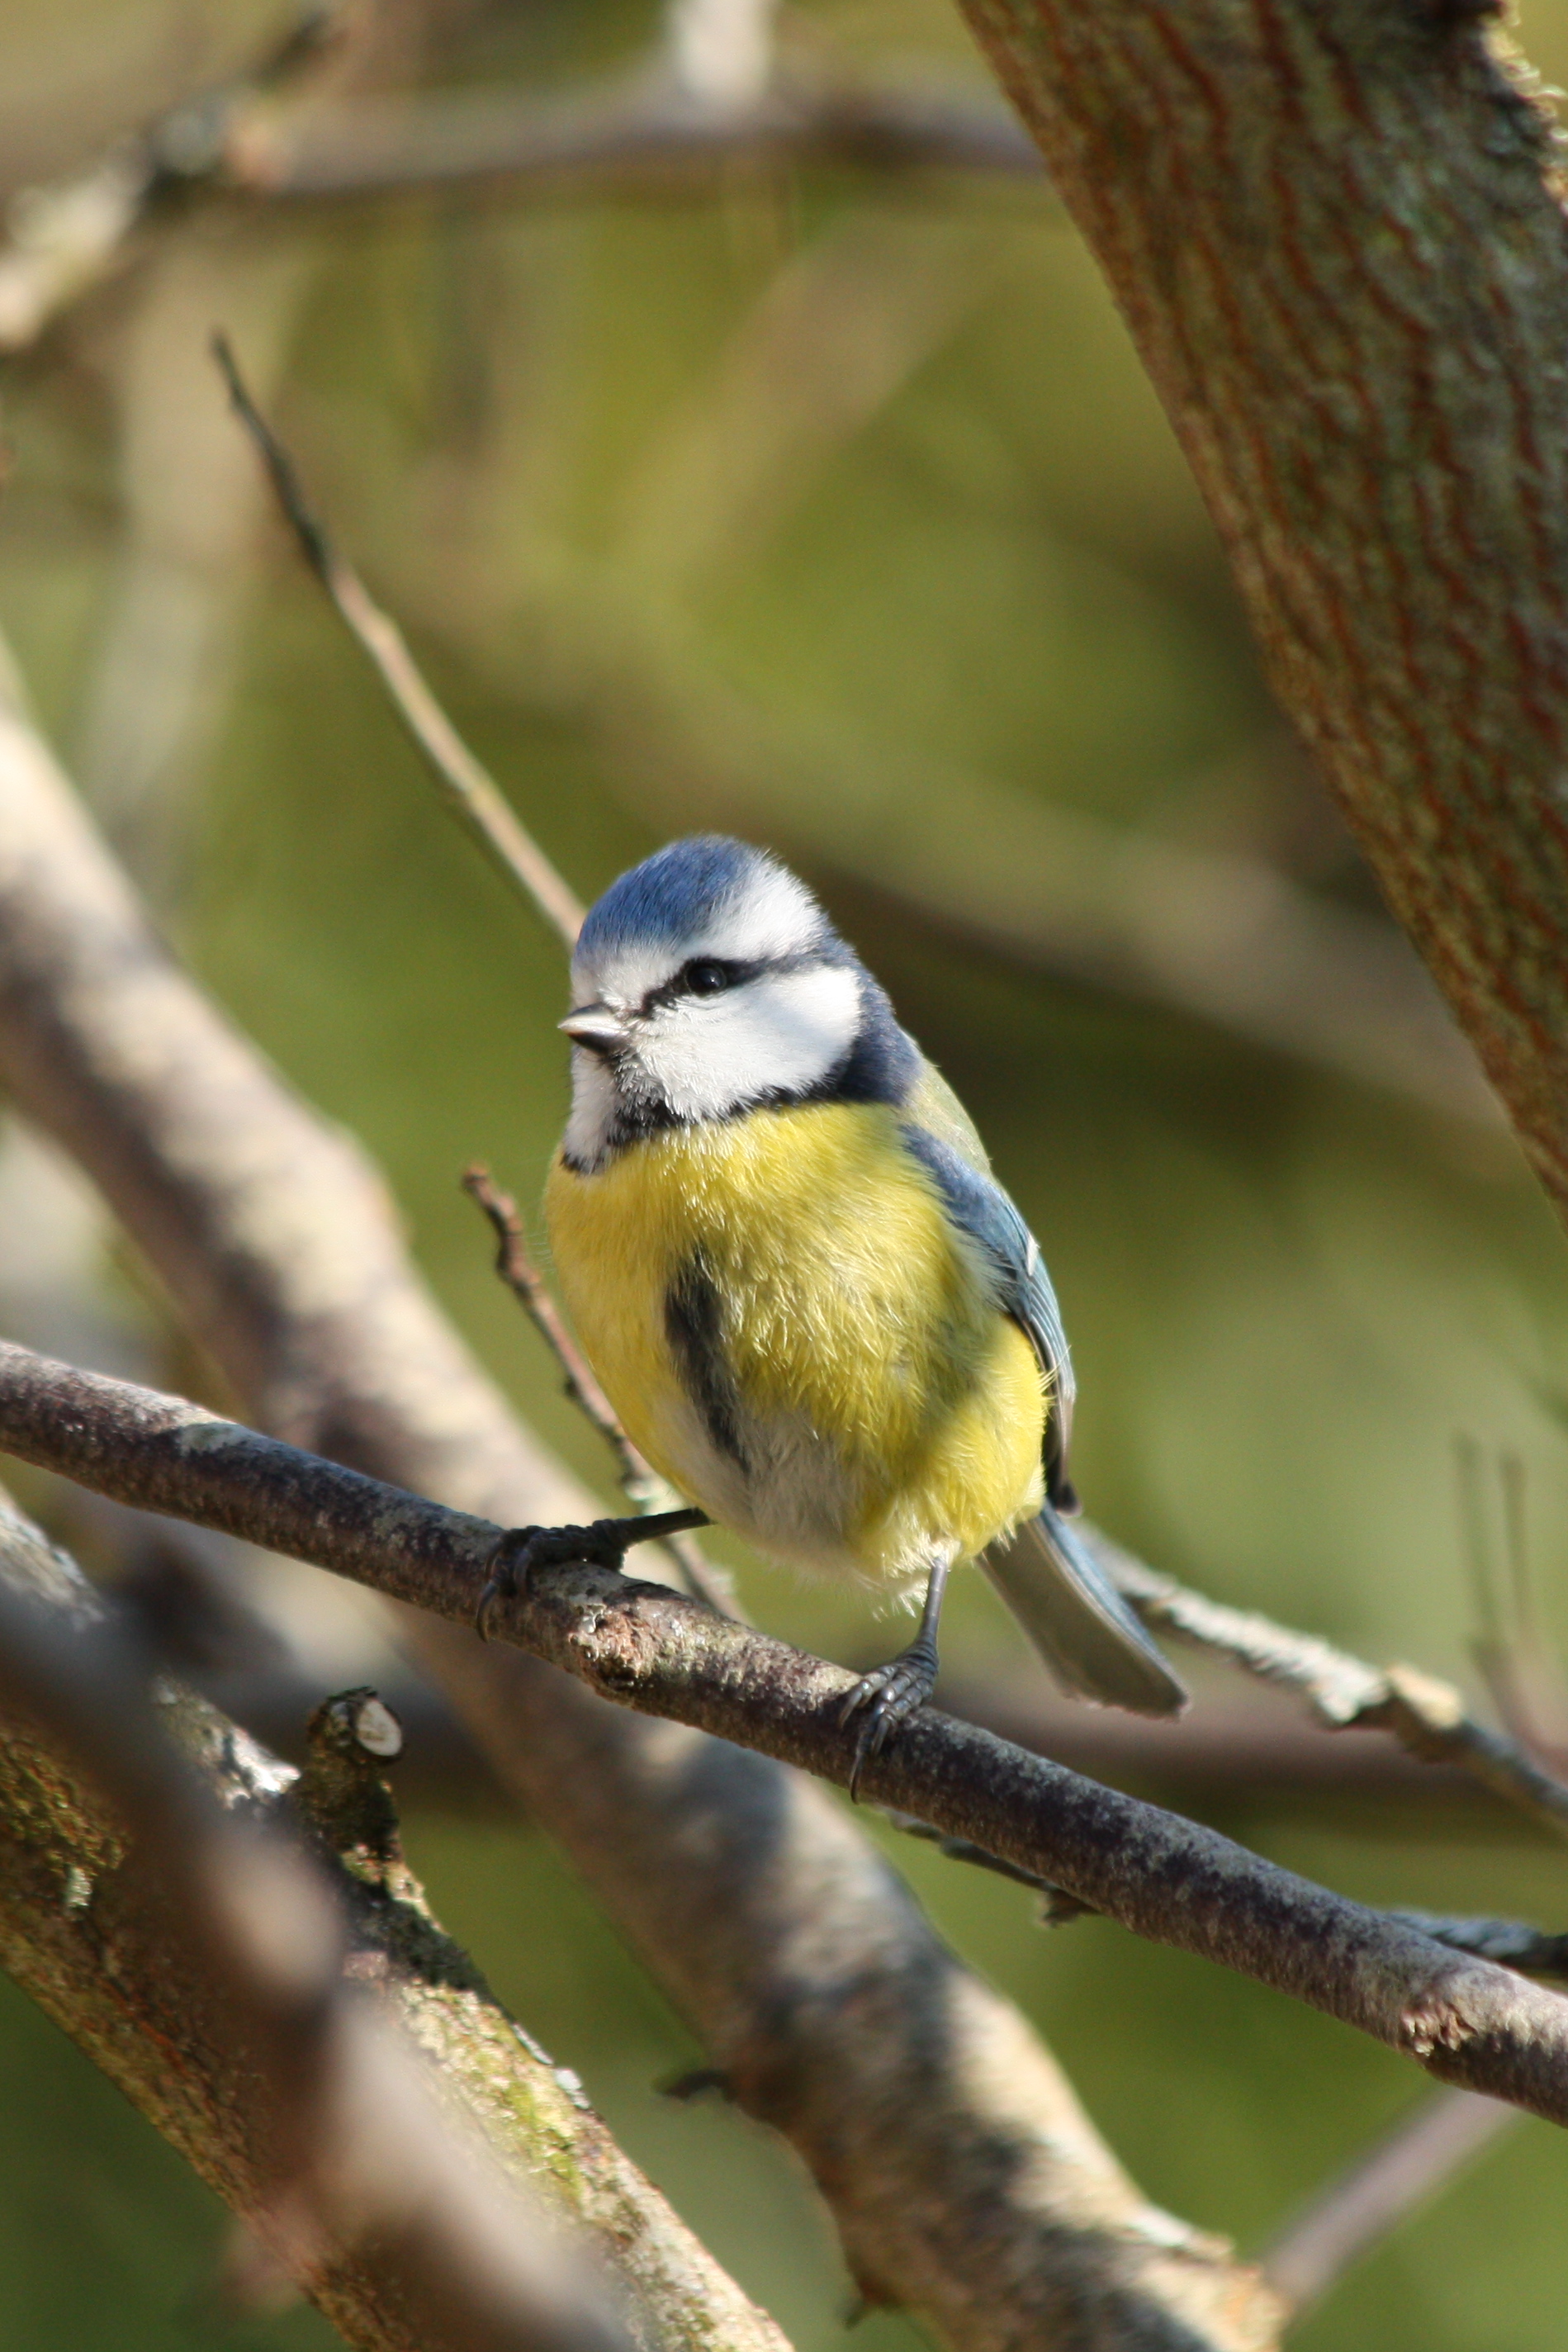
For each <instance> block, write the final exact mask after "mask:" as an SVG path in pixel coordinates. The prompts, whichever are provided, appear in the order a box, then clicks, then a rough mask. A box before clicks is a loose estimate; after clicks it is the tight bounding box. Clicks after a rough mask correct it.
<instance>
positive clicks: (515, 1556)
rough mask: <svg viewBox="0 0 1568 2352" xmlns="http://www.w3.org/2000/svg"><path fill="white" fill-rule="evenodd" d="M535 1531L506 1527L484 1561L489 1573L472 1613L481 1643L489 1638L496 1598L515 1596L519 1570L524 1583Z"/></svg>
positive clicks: (512, 1598) (503, 1599)
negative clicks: (491, 1614) (505, 1530)
mask: <svg viewBox="0 0 1568 2352" xmlns="http://www.w3.org/2000/svg"><path fill="white" fill-rule="evenodd" d="M538 1532H539V1530H538V1528H507V1532H506V1534H505V1535H504V1536H497V1538H496V1543H495V1547H494V1549H492V1551H491V1554H490V1557H489V1559H487V1560H486V1563H485V1564H486V1567H487V1568H488V1570H489V1571H490V1573H489V1575H488V1576H487V1577H486V1580H485V1589H484V1591H482V1592H481V1593H480V1595H479V1605H478V1607H477V1608H476V1610H475V1612H474V1631H475V1632H476V1633H477V1634H478V1636H479V1639H480V1640H481V1641H482V1642H487V1641H488V1640H489V1638H490V1612H491V1610H492V1609H494V1607H495V1605H496V1603H497V1601H511V1600H514V1599H515V1598H516V1596H517V1574H518V1570H519V1569H520V1570H521V1572H522V1578H523V1581H524V1583H525V1584H526V1583H527V1582H528V1575H529V1571H530V1570H531V1567H532V1561H531V1560H530V1559H529V1557H528V1555H529V1552H530V1551H531V1549H532V1548H533V1540H534V1538H535V1537H536V1536H537V1535H538Z"/></svg>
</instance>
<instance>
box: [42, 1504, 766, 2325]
mask: <svg viewBox="0 0 1568 2352" xmlns="http://www.w3.org/2000/svg"><path fill="white" fill-rule="evenodd" d="M0 1618H3V1620H4V1632H5V1641H4V1643H3V1645H0V1696H4V1699H5V1711H4V1717H3V1718H0V1958H3V1959H4V1965H5V1967H6V1969H8V1970H9V1971H10V1973H11V1974H12V1975H14V1976H15V1977H16V1979H17V1980H18V1981H19V1982H20V1983H21V1984H23V1985H24V1986H25V1987H26V1990H28V1991H29V1992H30V1993H32V1994H33V1996H34V1997H35V1998H36V1999H37V2000H38V2001H39V2002H40V2004H41V2005H42V2006H43V2008H44V2009H45V2010H46V2011H47V2012H48V2014H49V2015H50V2016H51V2017H52V2018H53V2019H54V2021H56V2023H57V2024H58V2025H60V2026H61V2027H62V2028H63V2029H64V2031H65V2032H67V2033H68V2034H69V2035H70V2036H71V2038H72V2039H73V2040H74V2041H76V2042H78V2043H79V2044H80V2045H81V2046H82V2047H83V2048H84V2049H85V2050H86V2052H87V2053H88V2054H89V2056H90V2057H91V2058H93V2059H94V2060H95V2061H96V2063H98V2064H99V2065H100V2066H102V2067H104V2068H105V2069H106V2071H107V2072H108V2073H109V2074H110V2076H111V2077H112V2078H113V2080H114V2081H115V2082H116V2083H117V2084H119V2086H120V2089H121V2090H122V2091H124V2092H125V2093H126V2095H127V2096H128V2097H129V2098H130V2099H131V2101H132V2103H133V2104H134V2105H136V2106H138V2107H139V2108H141V2111H142V2112H143V2113H144V2114H145V2115H146V2116H148V2117H149V2119H150V2120H151V2121H152V2123H153V2124H154V2125H155V2126H156V2127H157V2128H158V2129H159V2130H160V2131H162V2133H163V2135H164V2136H165V2137H167V2138H168V2139H170V2140H171V2141H172V2144H173V2145H174V2146H175V2147H178V2148H179V2149H180V2150H181V2152H182V2154H183V2155H184V2156H185V2157H186V2158H188V2159H189V2160H190V2162H191V2163H192V2164H193V2166H194V2167H195V2168H196V2169H197V2171H199V2172H200V2173H201V2174H202V2176H203V2178H204V2179H206V2180H207V2181H208V2182H209V2183H210V2184H211V2185H212V2186H213V2187H214V2188H215V2189H217V2190H218V2191H219V2193H220V2194H221V2195H222V2196H224V2197H225V2199H226V2200H228V2202H229V2203H230V2204H231V2205H232V2206H234V2207H235V2210H237V2211H238V2212H239V2213H240V2214H241V2215H242V2216H243V2217H244V2218H245V2219H246V2221H248V2222H249V2224H250V2225H251V2226H252V2227H253V2228H254V2229H255V2230H256V2231H257V2232H258V2234H259V2236H260V2238H261V2240H262V2242H263V2243H264V2244H265V2245H266V2246H267V2249H268V2254H269V2259H270V2260H271V2261H272V2262H273V2263H275V2264H276V2265H277V2268H278V2269H279V2270H280V2272H281V2273H283V2274H285V2275H290V2274H292V2275H293V2276H294V2277H296V2278H297V2279H298V2282H299V2284H302V2285H303V2286H304V2287H305V2288H306V2289H307V2291H308V2293H309V2294H311V2296H312V2298H313V2300H315V2301H316V2302H317V2303H318V2304H319V2305H320V2307H321V2309H322V2310H323V2311H324V2312H325V2313H326V2314H327V2315H328V2316H329V2318H330V2319H331V2320H332V2321H333V2322H334V2324H335V2325H336V2326H338V2327H339V2328H340V2330H341V2332H342V2333H343V2334H344V2335H345V2336H347V2338H348V2340H349V2341H350V2343H351V2344H354V2345H356V2346H362V2347H375V2352H394V2347H400V2346H402V2345H405V2344H406V2343H407V2342H408V2340H409V2335H410V2332H411V2330H413V2332H415V2333H417V2334H418V2336H419V2340H420V2342H421V2343H422V2344H426V2343H428V2344H432V2345H434V2344H435V2343H441V2344H446V2345H450V2346H454V2347H458V2346H460V2347H463V2352H469V2347H475V2346H478V2345H480V2344H484V2345H491V2346H496V2347H501V2346H503V2345H505V2346H507V2347H529V2346H531V2347H536V2352H544V2347H555V2352H613V2347H617V2346H618V2347H621V2352H630V2347H628V2346H627V2345H626V2343H625V2339H624V2338H623V2337H622V2334H621V2330H620V2326H619V2323H612V2322H611V2320H610V2317H609V2315H608V2313H607V2312H604V2311H600V2310H599V2309H598V2308H597V2301H598V2299H597V2298H596V2297H595V2296H593V2295H591V2294H590V2295H589V2296H588V2297H587V2299H586V2300H585V2299H584V2292H583V2287H582V2284H581V2282H580V2281H579V2280H578V2279H577V2278H576V2274H575V2269H574V2266H573V2263H571V2262H570V2261H569V2259H568V2256H567V2252H566V2249H565V2245H564V2242H552V2239H551V2237H550V2236H549V2234H547V2231H546V2230H545V2226H544V2223H543V2221H542V2216H538V2215H535V2214H532V2213H530V2212H529V2211H528V2210H519V2209H518V2208H517V2206H516V2203H515V2200H513V2199H512V2198H511V2197H509V2196H508V2195H507V2192H506V2190H505V2189H504V2186H503V2184H502V2182H501V2181H500V2179H498V2177H497V2172H496V2162H497V2159H498V2160H499V2163H500V2165H501V2166H502V2167H504V2168H505V2169H506V2171H507V2173H508V2174H509V2175H510V2176H511V2178H512V2180H513V2182H514V2184H515V2186H516V2187H517V2188H518V2189H523V2190H525V2191H526V2192H527V2195H528V2200H529V2203H530V2205H531V2203H532V2200H533V2199H534V2197H535V2195H536V2194H537V2195H538V2196H539V2197H540V2198H542V2200H544V2202H545V2204H547V2205H548V2206H549V2208H550V2209H551V2210H553V2212H554V2214H555V2215H556V2216H557V2217H558V2219H560V2220H568V2219H569V2220H570V2221H575V2222H576V2223H579V2224H581V2225H586V2230H587V2231H588V2232H591V2237H592V2239H593V2241H594V2242H596V2243H597V2246H598V2248H599V2250H600V2252H601V2256H602V2257H603V2259H605V2260H606V2261H607V2262H608V2263H609V2264H610V2266H611V2268H612V2271H613V2273H615V2275H616V2277H617V2279H618V2282H619V2284H621V2286H622V2289H623V2291H625V2293H626V2294H628V2295H629V2296H630V2297H631V2298H632V2300H633V2302H634V2305H635V2306H636V2307H637V2308H638V2309H639V2310H640V2312H641V2315H642V2316H641V2319H640V2322H639V2326H640V2329H642V2330H643V2331H645V2330H646V2329H647V2328H648V2327H649V2326H652V2327H653V2329H654V2330H656V2333H657V2337H658V2341H659V2342H660V2344H661V2345H664V2344H670V2345H680V2346H685V2347H697V2346H704V2347H706V2346H709V2345H711V2344H712V2343H713V2342H714V2340H715V2337H716V2336H720V2337H721V2338H722V2340H723V2341H724V2343H725V2344H726V2345H727V2346H728V2345H731V2344H733V2345H735V2346H737V2347H753V2352H779V2347H780V2345H781V2342H782V2339H781V2338H780V2337H779V2335H778V2332H777V2330H776V2329H775V2328H774V2327H773V2326H772V2325H771V2323H770V2322H769V2321H768V2320H767V2319H766V2318H765V2317H764V2316H763V2315H761V2314H759V2313H758V2312H756V2311H754V2310H753V2309H752V2307H751V2306H750V2305H748V2304H747V2302H746V2300H745V2298H744V2297H743V2296H741V2295H740V2294H739V2293H738V2292H737V2289H736V2288H735V2287H734V2286H733V2284H731V2282H730V2281H729V2280H728V2279H727V2278H726V2277H725V2276H724V2274H723V2273H722V2272H721V2271H719V2270H718V2268H717V2266H716V2264H715V2263H713V2262H712V2260H711V2258H710V2257H709V2256H708V2255H707V2254H706V2252H705V2251H704V2250H703V2249H702V2248H701V2247H700V2246H699V2245H697V2244H696V2242H695V2240H693V2239H692V2238H691V2237H690V2236H689V2234H688V2233H687V2232H686V2231H685V2230H684V2229H683V2228H682V2226H681V2224H680V2223H679V2222H678V2221H676V2219H675V2217H674V2214H672V2213H671V2211H670V2210H669V2208H668V2207H667V2206H666V2205H665V2203H664V2200H663V2198H661V2197H660V2196H659V2194H658V2192H657V2191H656V2190H654V2189H652V2188H651V2187H650V2185H649V2184H648V2183H647V2182H646V2181H645V2180H644V2179H643V2178H642V2177H641V2175H640V2174H638V2173H637V2171H636V2170H635V2168H634V2167H632V2165H631V2164H630V2163H628V2161H627V2160H626V2158H624V2157H623V2156H622V2154H621V2152H620V2150H619V2149H618V2148H617V2147H615V2146H614V2143H613V2142H612V2140H611V2138H610V2136H609V2134H608V2133H607V2132H606V2131H605V2129H604V2127H603V2126H602V2124H601V2123H600V2122H599V2120H598V2118H597V2117H596V2116H593V2115H592V2114H591V2112H590V2111H589V2110H588V2108H587V2105H586V2102H585V2101H583V2099H582V2097H581V2095H580V2093H575V2092H573V2091H570V2090H568V2089H567V2088H566V2086H565V2085H564V2084H563V2083H562V2082H561V2080H560V2079H559V2076H558V2075H557V2074H556V2071H555V2069H554V2068H553V2067H552V2066H551V2065H550V2064H549V2061H548V2060H547V2059H546V2058H545V2057H544V2056H543V2053H540V2052H539V2051H538V2050H537V2049H536V2048H535V2047H534V2046H533V2045H532V2044H531V2043H529V2042H528V2041H527V2039H526V2037H524V2036H522V2035H521V2034H520V2033H519V2032H517V2028H516V2027H515V2026H514V2025H513V2024H512V2021H511V2020H510V2019H509V2018H507V2015H506V2013H505V2011H503V2010H502V2009H501V2008H500V2005H499V2004H498V2002H497V2000H496V1999H495V1996H494V1995H493V1994H492V1993H491V1992H490V1990H489V1988H488V1987H487V1986H486V1984H485V1982H484V1979H482V1978H481V1977H480V1976H479V1974H478V1972H477V1970H476V1969H475V1968H474V1965H473V1963H472V1962H471V1961H470V1960H469V1959H468V1958H467V1956H466V1955H465V1953H464V1952H462V1951H461V1950H460V1949H459V1948H458V1947H457V1946H456V1945H455V1944H454V1943H453V1942H452V1941H451V1939H450V1938H449V1937H445V1936H444V1934H443V1933H442V1931H441V1929H440V1927H438V1926H437V1924H436V1922H435V1921H434V1919H433V1918H432V1916H431V1915H430V1913H429V1910H428V1908H427V1907H426V1906H425V1903H424V1898H423V1891H422V1890H421V1888H420V1887H419V1885H418V1883H417V1881H415V1880H414V1878H413V1874H412V1873H411V1872H410V1871H409V1870H408V1868H407V1865H406V1864H405V1863H404V1862H403V1861H402V1855H401V1852H400V1851H399V1849H398V1845H397V1841H396V1835H395V1819H394V1818H393V1817H392V1815H391V1811H390V1805H389V1803H388V1801H387V1800H386V1799H385V1797H384V1794H382V1792H381V1784H380V1782H379V1781H378V1780H376V1778H375V1776H374V1773H373V1769H371V1762H370V1759H369V1757H368V1756H366V1755H365V1754H364V1753H363V1751H362V1750H361V1751H360V1754H359V1764H358V1769H356V1767H355V1764H354V1760H353V1748H354V1743H353V1739H352V1738H351V1736H350V1735H351V1733H352V1730H353V1726H354V1725H355V1724H357V1723H359V1722H361V1721H363V1720H365V1719H366V1718H365V1717H364V1714H363V1708H362V1706H361V1709H360V1710H358V1711H357V1712H356V1713H355V1714H353V1715H352V1717H346V1716H345V1714H344V1711H343V1710H341V1709H340V1710H337V1711H334V1710H332V1709H325V1710H323V1711H322V1717H323V1720H322V1721H321V1723H320V1724H319V1727H317V1731H316V1739H315V1757H314V1759H313V1761H312V1764H311V1766H310V1767H309V1768H308V1770H307V1772H306V1773H305V1774H304V1775H303V1776H298V1775H296V1774H295V1773H294V1771H293V1770H292V1769H289V1768H288V1767H287V1766H284V1765H281V1764H278V1763H277V1762H276V1760H275V1759H272V1758H270V1757H268V1756H267V1754H266V1753H265V1751H263V1750H262V1749H260V1748H257V1747H256V1743H255V1742H254V1741H253V1740H251V1739H249V1738H247V1737H246V1734H245V1733H244V1732H242V1731H240V1730H239V1729H238V1728H237V1727H236V1726H235V1725H234V1724H232V1723H230V1722H228V1721H226V1720H225V1718H224V1717H221V1716H220V1715H218V1714H217V1713H216V1711H215V1710H214V1709H213V1708H212V1707H209V1706H206V1705H205V1704H204V1702H203V1701H201V1700H199V1699H196V1698H194V1697H193V1696H192V1695H191V1694H190V1693H188V1692H184V1691H182V1690H180V1689H178V1688H177V1687H176V1686H175V1685H172V1684H169V1683H167V1682H162V1681H160V1682H159V1683H158V1684H156V1685H154V1686H153V1692H152V1700H151V1702H150V1701H149V1699H148V1697H147V1696H145V1672H144V1663H143V1665H142V1666H141V1668H140V1669H139V1667H138V1664H137V1663H136V1662H135V1661H134V1660H133V1659H132V1658H131V1656H129V1655H128V1654H125V1647H124V1644H123V1643H122V1642H121V1641H120V1640H119V1639H117V1638H116V1637H115V1636H114V1635H113V1633H112V1632H111V1630H110V1626H109V1623H108V1622H107V1621H106V1619H105V1615H104V1612H103V1608H102V1604H101V1603H100V1602H99V1600H98V1598H97V1596H96V1595H95V1594H94V1593H93V1591H92V1589H91V1587H90V1586H89V1585H88V1584H87V1583H86V1581H85V1580H84V1579H83V1578H82V1577H81V1576H80V1574H79V1572H78V1570H76V1568H75V1566H74V1564H73V1563H72V1562H71V1561H69V1560H68V1559H67V1558H66V1557H65V1556H64V1555H63V1554H62V1553H60V1552H58V1551H57V1550H54V1549H51V1548H50V1547H49V1546H48V1545H47V1544H46V1543H45V1542H44V1541H43V1539H42V1538H41V1537H40V1536H39V1535H38V1533H37V1529H36V1528H32V1527H31V1526H30V1525H29V1524H28V1522H26V1520H25V1519H23V1518H22V1517H20V1515H19V1514H17V1513H16V1511H15V1510H14V1508H13V1507H11V1506H10V1504H9V1502H8V1500H7V1499H6V1498H5V1497H4V1496H0ZM356 1696H358V1698H359V1699H360V1700H361V1701H363V1700H365V1699H367V1698H368V1697H369V1696H370V1695H369V1694H365V1693H361V1694H357V1695H356ZM18 1713H19V1714H20V1715H21V1716H22V1717H25V1718H26V1728H24V1727H23V1725H22V1724H21V1723H19V1722H18V1720H17V1716H18ZM340 1718H342V1719H341V1720H340ZM373 1728H374V1732H375V1733H377V1734H379V1735H380V1738H379V1744H380V1746H381V1747H382V1750H383V1752H384V1749H385V1748H386V1746H387V1744H388V1743H387V1739H386V1736H385V1735H386V1734H387V1733H388V1732H389V1731H390V1730H392V1718H391V1717H390V1716H388V1715H387V1713H386V1710H385V1709H384V1708H382V1709H381V1710H380V1716H379V1720H378V1721H376V1722H375V1724H374V1727H373ZM171 1739H172V1741H173V1743H174V1746H175V1747H176V1748H178V1749H180V1750H181V1751H183V1757H184V1759H185V1769H183V1770H181V1769H178V1768H177V1767H176V1762H175V1758H174V1754H173V1752H172V1749H171V1748H170V1746H169V1742H170V1740H171ZM84 1774H85V1775H86V1776H87V1777H86V1778H84V1777H83V1776H84ZM371 1792H373V1794H374V1796H377V1797H379V1799H380V1804H379V1809H378V1808H377V1806H376V1804H375V1803H374V1802H373V1801H372V1797H371ZM106 1799H107V1800H108V1809H107V1810H106V1806H105V1800H106ZM302 1816H303V1817H304V1818H305V1819H306V1820H308V1822H309V1823H310V1826H311V1829H312V1831H313V1832H314V1835H313V1843H314V1847H315V1851H316V1854H317V1858H318V1861H319V1864H321V1865H322V1867H323V1870H324V1873H325V1875H324V1876H323V1877H318V1875H317V1874H314V1873H312V1872H310V1871H308V1869H307V1867H306V1865H305V1863H304V1859H303V1856H302V1855H301V1854H300V1853H299V1848H298V1832H299V1826H300V1821H301V1817H302ZM368 1824H369V1825H368ZM285 1832H287V1843H286V1837H285ZM258 1903H259V1906H260V1907H259V1908H258ZM394 2036H395V2039H394V2038H393V2037H394ZM411 2042H412V2043H413V2044H417V2045H418V2047H419V2048H420V2049H421V2050H423V2052H424V2053H426V2055H427V2056H428V2057H430V2058H432V2059H434V2060H435V2061H436V2062H437V2063H438V2065H439V2068H440V2072H439V2074H438V2075H436V2074H434V2072H431V2073H430V2074H428V2075H427V2074H426V2070H424V2069H423V2068H421V2067H419V2066H418V2065H417V2064H416V2063H415V2061H414V2058H413V2050H412V2048H411V2047H410V2044H411ZM400 2045H401V2046H400ZM432 2083H434V2084H435V2085H436V2087H437V2088H438V2091H439V2095H440V2103H441V2107H442V2109H443V2111H444V2113H443V2114H438V2113H437V2111H436V2105H435V2102H434V2100H433V2098H432V2089H431V2084H432ZM480 2118H482V2119H483V2124H484V2134H485V2138H486V2140H487V2141H488V2154H487V2156H481V2154H480V2148H481V2142H480V2139H479V2137H478V2120H479V2119H480ZM470 2142H472V2146H471V2147H470V2145H469V2143H470ZM563 2159H565V2160H563ZM530 2273H533V2277H532V2283H530ZM519 2293H520V2294H521V2300H520V2301H519Z"/></svg>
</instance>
